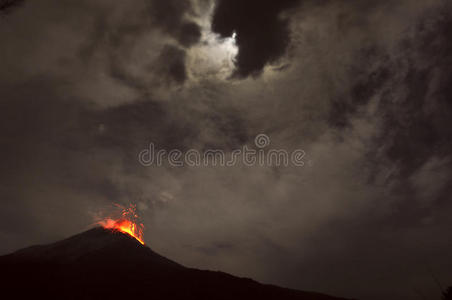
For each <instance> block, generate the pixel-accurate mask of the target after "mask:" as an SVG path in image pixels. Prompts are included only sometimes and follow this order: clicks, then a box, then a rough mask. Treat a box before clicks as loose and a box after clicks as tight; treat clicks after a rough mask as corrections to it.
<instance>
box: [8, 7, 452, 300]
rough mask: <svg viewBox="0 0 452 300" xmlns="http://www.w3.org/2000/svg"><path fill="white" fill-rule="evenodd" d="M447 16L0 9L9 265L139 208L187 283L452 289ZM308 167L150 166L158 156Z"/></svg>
mask: <svg viewBox="0 0 452 300" xmlns="http://www.w3.org/2000/svg"><path fill="white" fill-rule="evenodd" d="M451 36H452V3H451V2H450V1H446V0H422V1H418V0H365V1H364V0H282V1H270V0H216V1H214V0H191V1H190V0H133V1H113V0H79V1H75V0H36V1H32V0H28V1H27V0H25V1H13V0H6V1H5V0H1V1H0V195H1V208H0V254H6V253H9V252H11V251H14V250H17V249H19V248H23V247H27V246H30V245H33V244H43V243H49V242H53V241H57V240H59V239H62V238H65V237H68V236H70V235H73V234H76V233H79V232H81V231H84V230H87V229H88V228H91V227H92V226H93V224H94V222H95V220H96V218H98V217H99V215H102V214H103V213H104V212H105V211H108V210H110V209H111V208H112V207H113V205H114V204H115V203H116V204H121V205H129V204H136V205H137V210H138V213H139V215H140V216H141V220H142V222H143V223H144V226H145V232H144V240H145V242H146V244H147V245H148V246H150V247H151V248H152V249H153V250H155V251H156V252H158V253H160V254H161V255H164V256H166V257H168V258H170V259H172V260H174V261H177V262H179V263H181V264H184V265H186V266H190V267H196V268H202V269H210V270H221V271H224V272H228V273H231V274H234V275H237V276H246V277H251V278H253V279H256V280H258V281H260V282H264V283H272V284H277V285H281V286H284V287H291V288H295V289H300V290H309V291H318V292H322V293H328V294H332V295H336V296H342V297H352V298H357V299H368V300H381V299H386V300H407V299H440V294H441V290H440V287H439V286H438V284H440V285H442V286H443V287H444V288H445V287H446V286H448V285H451V284H452V235H451V229H452V217H451V215H452V201H451V196H450V195H451V192H452V185H451V182H452V168H451V167H452V39H451ZM262 133H264V134H266V135H267V136H268V137H270V138H271V146H272V147H275V148H278V149H287V150H292V149H303V150H304V151H305V153H306V157H305V160H306V161H305V162H306V163H305V165H304V166H303V167H295V166H287V167H286V166H253V167H249V166H245V165H243V164H237V165H235V166H232V167H222V166H201V167H182V168H177V167H174V166H170V165H168V164H166V165H163V166H148V167H145V166H143V165H141V164H140V163H139V161H138V158H137V157H138V154H139V153H140V151H142V150H143V149H146V148H147V147H148V146H149V144H150V143H154V144H155V145H156V146H157V147H158V148H160V149H167V150H171V149H180V150H181V151H188V150H189V149H197V150H199V151H203V150H206V149H222V150H223V151H225V152H226V153H231V152H232V151H233V150H234V149H240V148H241V147H242V146H244V145H249V146H253V145H254V139H255V137H256V136H257V135H258V134H262Z"/></svg>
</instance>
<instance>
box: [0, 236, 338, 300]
mask: <svg viewBox="0 0 452 300" xmlns="http://www.w3.org/2000/svg"><path fill="white" fill-rule="evenodd" d="M0 270H1V274H2V279H1V280H0V286H2V287H1V292H0V293H1V294H2V295H10V296H11V297H14V299H24V298H25V297H26V298H27V299H123V300H124V299H159V300H164V299H185V300H191V299H196V300H200V299H206V300H215V299H228V300H230V299H278V300H286V299H287V300H289V299H294V300H295V299H298V300H340V299H341V298H335V297H330V296H326V295H323V294H318V293H311V292H302V291H297V290H291V289H285V288H280V287H276V286H272V285H264V284H260V283H258V282H256V281H254V280H251V279H247V278H239V277H235V276H232V275H229V274H226V273H222V272H212V271H204V270H197V269H192V268H186V267H184V266H182V265H180V264H177V263H175V262H173V261H171V260H169V259H167V258H165V257H163V256H161V255H159V254H157V253H155V252H154V251H152V250H151V249H150V248H149V247H147V246H145V245H142V244H140V243H139V242H138V241H137V240H135V239H134V238H133V237H131V236H129V235H127V234H124V233H121V232H118V231H111V230H108V229H104V228H94V229H91V230H88V231H86V232H84V233H81V234H78V235H75V236H73V237H70V238H68V239H65V240H62V241H59V242H56V243H53V244H49V245H42V246H32V247H29V248H25V249H22V250H19V251H16V252H14V253H12V254H9V255H5V256H0ZM4 299H5V298H4Z"/></svg>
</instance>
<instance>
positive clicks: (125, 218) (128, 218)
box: [97, 204, 144, 245]
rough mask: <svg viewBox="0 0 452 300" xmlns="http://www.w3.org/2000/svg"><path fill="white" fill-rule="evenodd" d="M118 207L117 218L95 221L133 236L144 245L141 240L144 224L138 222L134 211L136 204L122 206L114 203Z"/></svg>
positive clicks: (106, 227)
mask: <svg viewBox="0 0 452 300" xmlns="http://www.w3.org/2000/svg"><path fill="white" fill-rule="evenodd" d="M116 206H117V207H119V208H120V209H121V210H122V211H121V215H120V217H119V218H117V219H113V218H106V219H104V220H102V221H99V222H97V224H98V225H100V226H102V227H103V228H105V229H109V230H113V231H119V232H122V233H125V234H128V235H130V236H131V237H133V238H135V239H136V240H137V241H138V242H140V243H141V244H142V245H144V241H143V229H144V225H143V224H142V223H138V218H139V217H138V215H137V213H136V210H137V208H136V205H133V204H132V205H130V207H128V208H126V207H122V206H120V205H116Z"/></svg>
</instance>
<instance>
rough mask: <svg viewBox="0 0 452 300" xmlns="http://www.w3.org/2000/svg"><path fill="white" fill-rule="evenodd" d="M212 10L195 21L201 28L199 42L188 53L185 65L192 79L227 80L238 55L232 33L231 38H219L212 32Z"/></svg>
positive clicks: (234, 34)
mask: <svg viewBox="0 0 452 300" xmlns="http://www.w3.org/2000/svg"><path fill="white" fill-rule="evenodd" d="M212 10H213V9H212ZM212 10H210V11H209V12H208V13H207V14H206V15H204V16H203V17H202V18H201V19H199V20H197V22H198V24H199V25H200V26H201V41H200V43H199V44H198V45H196V46H194V47H192V48H191V49H190V50H189V53H188V54H189V55H188V64H187V65H188V69H189V71H190V74H191V75H192V77H194V78H201V77H205V76H214V77H217V78H227V77H229V75H231V74H232V71H233V70H234V60H235V57H236V55H237V53H238V48H237V45H236V38H237V34H236V33H235V32H234V33H233V34H232V36H231V37H228V38H221V37H220V36H219V35H218V34H216V33H214V32H212V29H211V23H210V22H211V14H212Z"/></svg>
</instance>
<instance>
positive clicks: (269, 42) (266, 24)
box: [212, 0, 300, 77]
mask: <svg viewBox="0 0 452 300" xmlns="http://www.w3.org/2000/svg"><path fill="white" fill-rule="evenodd" d="M299 3H300V1H299V0H284V1H271V0H265V1H258V0H256V1H240V0H220V1H218V2H217V4H216V7H215V12H214V15H213V18H212V30H213V31H214V32H217V33H219V34H220V35H221V36H222V37H224V38H226V37H231V36H232V34H233V33H234V32H235V33H236V34H237V46H238V48H239V52H238V54H237V57H236V66H237V70H236V73H235V75H237V76H239V77H247V76H250V75H258V74H259V73H260V72H261V71H262V69H263V68H264V67H265V65H266V64H269V63H273V62H275V61H277V60H278V59H279V58H281V57H282V56H283V55H284V54H285V52H286V49H287V46H288V45H289V42H290V30H289V21H288V20H287V18H286V17H283V16H282V13H283V12H286V11H287V10H288V9H290V8H293V7H295V6H297V5H298V4H299Z"/></svg>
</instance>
